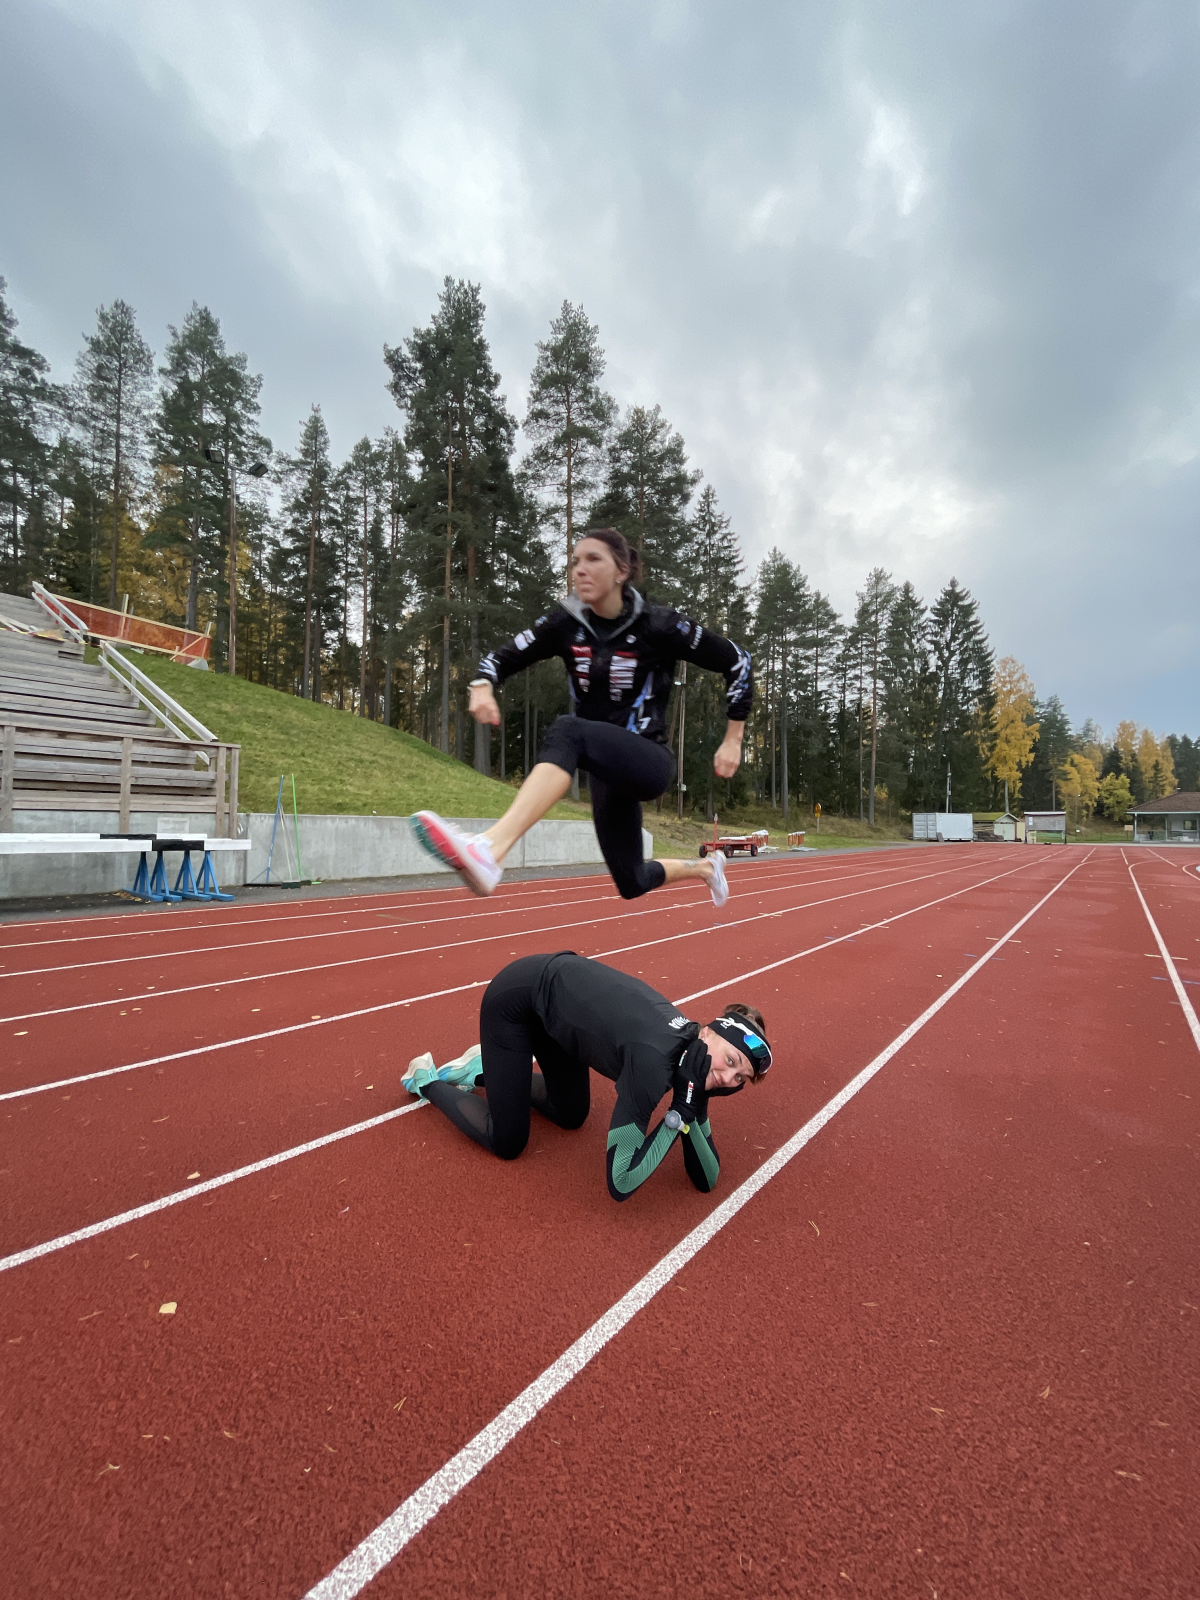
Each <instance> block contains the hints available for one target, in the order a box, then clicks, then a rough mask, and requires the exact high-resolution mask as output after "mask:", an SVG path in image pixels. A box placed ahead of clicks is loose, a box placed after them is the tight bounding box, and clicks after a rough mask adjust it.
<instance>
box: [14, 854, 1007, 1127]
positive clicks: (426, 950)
mask: <svg viewBox="0 0 1200 1600" xmlns="http://www.w3.org/2000/svg"><path fill="white" fill-rule="evenodd" d="M1028 865H1030V863H1025V864H1024V865H1023V866H1021V867H1019V868H1017V869H1009V870H1025V869H1026V868H1027V867H1028ZM972 870H973V869H972V864H971V863H970V862H963V863H962V864H960V865H957V866H948V867H946V868H943V869H941V870H936V869H933V870H930V871H927V872H925V873H923V874H920V875H914V876H911V877H909V878H905V879H901V880H898V881H895V882H889V883H885V884H870V885H866V886H857V887H856V886H854V885H851V886H850V887H845V886H843V885H841V884H836V883H835V884H832V885H828V886H826V892H820V891H819V890H818V891H816V892H814V891H808V892H807V897H806V898H804V899H799V900H795V901H794V902H793V903H788V901H787V900H779V899H774V896H775V894H776V892H778V893H779V894H781V895H783V894H789V893H791V892H792V888H791V885H789V884H784V885H781V886H777V890H773V889H771V888H769V887H768V888H764V889H763V890H762V892H761V894H760V896H758V897H757V898H755V897H751V896H744V897H743V898H742V899H741V901H740V902H739V906H738V909H737V910H736V911H735V910H734V909H733V908H732V907H731V906H727V907H726V908H725V910H724V912H723V913H722V914H721V915H719V916H714V913H713V911H712V908H711V904H710V902H709V900H708V899H707V897H705V898H702V899H701V898H697V899H693V900H692V901H690V902H688V901H685V902H676V903H675V905H674V906H672V907H667V908H664V910H665V911H667V912H671V913H672V920H673V921H674V929H673V931H670V932H667V933H665V934H663V935H662V936H661V939H660V937H659V935H658V933H657V928H658V921H659V916H660V913H659V912H658V911H656V909H655V907H653V906H649V907H646V908H644V909H643V910H641V911H635V912H625V913H619V912H617V913H612V914H610V915H609V916H607V917H605V918H603V919H600V918H595V917H591V916H585V917H584V918H583V919H578V918H577V917H576V916H575V915H574V914H573V913H572V912H570V911H569V912H568V918H567V920H565V921H564V920H559V921H558V922H556V923H554V924H552V925H539V926H535V927H534V928H533V929H530V930H527V931H526V930H521V929H519V928H517V929H514V928H512V927H509V928H507V929H506V930H505V931H504V933H503V934H500V935H497V934H495V933H486V932H484V933H481V934H479V935H478V936H476V937H470V938H458V939H454V940H451V941H449V942H447V943H445V944H441V945H439V944H436V943H435V944H433V945H429V946H421V947H418V948H406V949H404V950H401V951H395V950H389V951H386V952H378V953H375V954H365V955H362V956H360V957H358V958H356V959H354V960H352V961H351V962H350V963H349V967H350V976H351V984H350V989H351V992H354V991H355V990H356V988H357V985H356V984H355V983H354V981H353V980H354V979H355V978H356V977H357V976H358V975H359V973H360V971H361V972H362V973H366V972H367V971H368V969H376V972H377V973H378V974H380V975H382V977H380V976H375V977H374V982H375V985H376V986H378V985H379V983H380V982H384V983H386V982H387V981H388V977H389V973H390V969H391V964H392V962H393V961H400V960H402V959H403V961H404V984H405V989H404V991H403V994H409V995H411V994H417V993H420V992H421V989H420V987H419V986H418V985H417V980H416V977H415V976H414V975H415V974H418V973H423V972H430V973H431V972H433V970H434V967H433V961H434V958H435V957H436V959H437V961H438V962H441V963H444V962H445V961H446V960H447V959H448V958H452V957H453V956H454V955H455V954H459V953H463V952H465V951H466V950H467V949H468V948H469V947H472V946H474V947H476V948H477V950H478V952H479V954H481V955H482V956H484V958H485V961H486V964H487V970H488V974H489V976H490V974H491V972H492V971H494V970H498V966H499V965H502V964H503V961H495V960H494V955H495V951H496V947H497V945H499V947H500V949H501V950H504V949H508V952H509V953H508V955H507V956H505V957H504V959H505V960H507V959H510V958H511V957H512V956H514V955H517V954H518V953H521V945H520V940H521V939H525V938H530V937H538V938H541V939H543V940H544V941H546V942H544V943H543V945H542V948H546V949H553V948H562V947H563V944H564V943H565V944H567V945H570V946H572V947H578V948H579V949H580V952H581V953H586V954H596V953H606V952H608V951H612V950H626V949H635V948H645V947H646V946H648V945H650V944H653V943H655V942H662V943H664V944H666V943H669V942H673V941H678V940H680V939H691V938H694V937H700V938H702V937H704V936H705V935H707V934H710V933H713V932H716V931H720V930H728V929H732V928H747V927H752V926H754V925H756V924H762V923H764V922H767V921H770V920H771V919H772V918H773V917H778V918H780V919H781V923H780V925H782V922H783V921H785V920H789V921H790V919H791V917H792V915H793V914H799V913H803V912H805V911H810V910H812V911H814V912H815V911H818V910H820V909H822V908H825V909H828V908H829V907H836V906H839V905H844V904H845V903H846V902H848V901H853V900H854V899H855V898H862V899H866V898H868V897H870V899H871V903H872V904H874V903H875V899H876V897H878V896H880V895H886V894H887V893H888V892H889V891H891V890H905V889H907V888H909V887H911V886H913V885H917V884H922V883H925V884H932V883H936V882H938V881H939V880H948V881H954V880H955V879H956V878H958V877H959V875H960V874H969V873H971V872H972ZM975 870H976V871H977V870H978V863H976V864H975ZM771 904H773V905H774V910H760V909H755V908H756V907H762V906H767V905H771ZM581 929H583V930H586V931H590V930H596V933H597V937H596V939H595V941H594V942H592V943H589V942H588V940H587V938H586V937H585V936H579V937H573V936H578V935H580V930H581ZM622 930H626V932H625V937H624V939H622V938H621V932H622ZM628 930H633V931H632V937H630V933H629V931H628ZM555 940H557V941H558V943H557V944H556V943H555V942H554V941H555ZM608 940H611V941H613V942H608V943H606V941H608ZM373 976H374V974H373ZM302 977H303V978H304V994H305V1004H307V1005H308V1006H309V1007H310V1009H309V1011H308V1016H309V1018H310V1019H311V1020H312V1021H313V1022H314V1023H316V1022H317V1020H318V1019H319V1020H320V1021H321V1022H322V1023H324V1022H325V1021H326V1020H327V1019H328V1018H329V1017H330V1015H331V1013H332V1014H333V1015H334V1016H336V1015H337V1014H338V1013H339V1012H340V1011H343V1010H345V1005H344V996H345V994H346V992H347V978H346V968H345V967H344V966H343V965H341V964H340V963H332V964H331V963H326V964H323V965H319V966H315V967H307V968H306V967H303V966H302V967H298V968H291V969H285V970H283V971H276V972H267V973H260V974H254V973H248V974H244V975H242V976H240V977H238V976H234V977H226V978H223V979H218V980H213V981H210V982H207V983H205V984H189V985H187V986H185V987H184V988H182V989H175V988H172V987H171V986H170V984H169V982H168V983H166V984H164V986H163V987H162V988H161V989H158V990H155V991H153V992H151V991H138V990H133V991H131V992H130V993H128V994H127V995H122V996H121V997H120V998H119V999H117V1000H116V1002H115V1003H113V1002H109V1001H105V1002H103V1003H102V1004H103V1009H98V1010H97V1013H96V1015H95V1017H94V1018H92V1019H91V1022H90V1027H89V1039H90V1041H91V1049H92V1052H93V1054H92V1066H91V1067H90V1074H91V1075H98V1074H101V1073H103V1072H105V1071H107V1070H112V1069H113V1068H115V1062H112V1056H111V1055H110V1057H109V1061H110V1063H111V1066H108V1067H106V1066H105V1064H104V1062H105V1058H104V1049H105V1045H106V1042H107V1043H108V1044H109V1045H110V1047H111V1048H112V1050H113V1053H114V1054H116V1053H117V1052H119V1053H120V1054H121V1055H124V1056H125V1058H126V1059H128V1050H129V1045H128V1043H127V1040H128V1039H129V1038H130V1037H131V1036H134V1035H136V1037H137V1039H138V1041H139V1043H140V1045H141V1052H142V1054H141V1059H143V1060H146V1059H149V1060H153V1059H154V1058H155V1057H157V1056H161V1055H164V1054H167V1053H169V1052H170V1046H171V1044H172V1043H173V1042H174V1040H175V1039H176V1038H177V1036H178V1035H177V1030H178V1028H179V1019H178V1017H177V1016H176V1015H174V1014H173V1009H172V1011H171V1012H169V1013H168V1014H167V1015H163V1013H162V1010H161V1008H159V1007H157V1006H155V1005H152V1004H150V1002H152V1001H155V1000H159V999H162V1000H174V999H176V998H177V997H178V996H193V997H199V996H200V995H201V994H202V992H203V991H205V990H209V991H211V993H212V994H213V995H219V996H221V1006H220V1019H221V1020H220V1021H217V1022H214V1019H213V1018H212V1016H211V1015H210V1014H209V1015H206V1016H205V1018H204V1021H203V1023H202V1028H203V1031H202V1032H200V1033H198V1034H197V1033H194V1032H193V1033H192V1035H191V1038H192V1042H193V1043H196V1042H199V1041H203V1043H204V1044H206V1045H212V1046H217V1045H220V1044H223V1043H226V1042H228V1041H229V1040H230V1039H233V1038H236V1037H237V1035H238V1031H239V1030H237V1029H231V1028H230V1027H229V1026H228V1025H227V1026H225V1027H224V1028H222V1026H221V1021H225V1022H227V1023H228V1021H229V1019H232V1018H233V1017H235V1016H237V1017H240V1018H242V1019H249V1018H250V1017H252V1016H253V1015H254V1013H256V1012H263V1011H266V1010H267V1008H266V1007H264V1006H263V1005H262V1003H261V1001H262V998H263V995H265V994H270V996H271V1000H272V1004H273V1005H274V1006H277V1004H278V1000H279V997H280V996H281V995H284V994H294V993H295V992H296V991H295V985H294V983H293V984H292V986H291V987H290V988H289V987H285V985H284V980H295V979H299V978H302ZM268 980H271V983H272V987H271V988H270V989H267V988H265V987H264V988H263V989H262V992H261V993H260V992H259V989H258V986H259V985H266V984H267V983H268ZM430 981H432V979H431V980H430ZM439 984H440V980H438V982H437V983H434V987H435V988H436V987H438V986H439ZM331 990H332V999H330V998H328V996H329V995H330V991H331ZM393 992H394V991H393ZM403 994H402V995H400V996H396V1001H395V1003H400V1001H401V999H402V998H403ZM254 999H257V1000H259V1002H260V1003H259V1004H258V1005H254V1004H252V1003H251V1002H252V1000H254ZM314 1003H321V1010H320V1011H318V1012H316V1013H314V1012H312V1010H311V1006H312V1004H314ZM268 1014H270V1015H277V1012H268ZM303 1014H304V1013H303V1012H302V1013H301V1015H303ZM79 1016H80V1013H79V1010H77V1009H75V1008H56V1009H52V1010H50V1011H48V1012H24V1013H14V1014H13V1015H12V1016H11V1017H9V1018H7V1019H6V1025H8V1026H11V1027H12V1035H11V1036H12V1037H13V1038H14V1039H20V1040H21V1041H22V1043H21V1044H19V1045H14V1046H13V1047H12V1052H11V1055H10V1056H9V1057H8V1059H7V1061H6V1064H5V1068H4V1069H0V1101H3V1100H4V1099H5V1098H12V1097H13V1095H14V1094H16V1093H17V1092H18V1091H19V1090H23V1089H25V1088H33V1087H35V1084H36V1079H35V1078H34V1075H33V1074H31V1073H30V1072H29V1070H28V1067H27V1063H28V1062H30V1061H33V1062H35V1063H36V1062H37V1061H38V1060H39V1058H40V1059H41V1060H43V1061H47V1062H50V1063H57V1062H60V1061H61V1060H62V1059H64V1057H65V1056H67V1055H68V1054H69V1052H70V1050H71V1048H72V1044H73V1041H74V1039H75V1038H76V1037H77V1033H76V1030H77V1027H78V1020H79ZM122 1019H125V1021H124V1025H122ZM294 1020H295V1019H294V1016H287V1017H286V1018H285V1019H284V1021H286V1022H293V1021H294ZM284 1021H281V1022H280V1023H279V1025H280V1026H282V1025H284ZM16 1023H20V1024H22V1026H21V1027H19V1028H18V1027H15V1026H12V1025H14V1024H16ZM244 1030H245V1021H243V1027H242V1030H240V1031H244ZM256 1031H257V1030H256ZM185 1037H186V1034H185ZM156 1047H157V1048H156ZM36 1072H37V1068H36V1066H35V1068H34V1073H36ZM80 1076H81V1075H79V1074H69V1075H63V1074H61V1072H55V1071H54V1069H53V1067H51V1068H50V1070H49V1074H48V1075H46V1074H45V1072H43V1075H42V1076H41V1078H40V1082H41V1083H42V1084H43V1085H52V1086H54V1087H58V1086H60V1085H62V1086H63V1087H68V1086H69V1085H70V1083H71V1081H72V1080H75V1079H78V1078H79V1077H80Z"/></svg>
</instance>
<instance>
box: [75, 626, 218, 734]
mask: <svg viewBox="0 0 1200 1600" xmlns="http://www.w3.org/2000/svg"><path fill="white" fill-rule="evenodd" d="M100 660H101V661H102V662H103V664H104V666H105V668H106V669H107V670H108V672H109V673H110V674H111V675H112V676H113V677H114V678H115V679H116V680H117V682H118V683H119V684H120V685H121V687H122V688H123V689H125V690H127V691H128V692H129V693H130V694H132V695H133V696H134V697H135V698H136V699H137V700H138V701H139V702H140V704H142V705H144V706H145V708H146V710H147V711H149V712H150V713H151V714H152V715H153V716H156V717H157V718H158V719H159V720H160V721H161V722H163V723H164V724H165V725H166V726H167V727H168V728H170V730H171V732H172V733H173V734H174V735H175V737H176V738H177V739H187V738H188V735H187V734H186V733H183V732H181V730H180V729H179V728H177V727H176V726H175V724H174V723H173V722H172V721H171V718H172V717H178V719H179V721H180V722H182V723H183V724H184V726H185V727H188V728H190V729H191V730H192V735H191V736H192V737H193V738H197V739H203V740H204V741H205V742H206V743H208V744H220V742H221V741H220V740H219V739H218V738H217V736H216V734H215V733H213V731H212V730H211V728H206V727H205V726H204V724H203V723H202V722H200V721H199V720H198V719H197V718H196V717H194V716H192V714H191V712H190V711H185V710H184V708H183V707H182V706H181V705H180V704H179V702H178V700H173V699H172V698H171V696H170V695H169V694H168V693H167V692H166V690H165V689H160V688H159V686H158V684H157V683H155V681H154V679H153V678H148V677H147V676H146V674H145V673H144V672H143V671H142V670H141V668H140V667H135V666H134V664H133V662H132V661H130V660H129V659H128V657H126V656H123V655H122V654H121V652H120V651H119V650H118V649H117V648H116V646H115V645H111V644H109V643H108V641H107V640H103V641H101V644H100ZM114 663H115V665H114ZM122 669H123V670H124V671H125V672H127V673H128V674H129V678H128V681H126V680H125V679H124V678H122V676H121V670H122Z"/></svg>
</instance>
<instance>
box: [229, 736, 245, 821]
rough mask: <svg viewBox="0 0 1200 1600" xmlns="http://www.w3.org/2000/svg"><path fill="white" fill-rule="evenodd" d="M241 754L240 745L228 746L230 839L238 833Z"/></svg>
mask: <svg viewBox="0 0 1200 1600" xmlns="http://www.w3.org/2000/svg"><path fill="white" fill-rule="evenodd" d="M241 754H242V747H241V745H240V744H234V745H230V747H229V812H228V821H229V837H230V838H231V839H236V838H237V831H238V767H239V765H240V758H241Z"/></svg>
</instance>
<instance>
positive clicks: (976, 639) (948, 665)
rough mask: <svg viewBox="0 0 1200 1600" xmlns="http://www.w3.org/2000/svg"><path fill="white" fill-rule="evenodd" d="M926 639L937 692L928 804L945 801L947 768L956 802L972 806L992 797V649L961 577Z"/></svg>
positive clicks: (947, 592)
mask: <svg viewBox="0 0 1200 1600" xmlns="http://www.w3.org/2000/svg"><path fill="white" fill-rule="evenodd" d="M926 638H927V640H928V644H929V653H930V658H931V663H932V667H933V673H934V682H935V692H936V696H937V700H936V711H935V714H934V730H933V740H932V750H931V754H932V758H933V770H932V772H931V773H930V774H929V783H928V786H927V789H926V796H925V799H926V803H927V804H928V805H929V806H930V809H932V810H937V809H939V807H938V805H937V803H936V802H938V801H940V802H941V804H942V805H943V806H944V804H945V783H946V774H947V770H949V773H950V779H951V796H952V799H951V803H952V804H953V803H954V802H955V800H957V803H958V804H959V805H960V806H962V807H963V808H965V809H967V810H970V809H971V808H972V807H973V806H976V805H982V804H984V803H985V802H986V800H987V799H988V798H989V796H990V785H989V783H988V779H987V775H986V770H985V761H986V758H987V754H988V751H987V749H986V748H985V744H986V738H987V732H988V730H989V729H990V727H991V720H992V650H991V647H990V645H989V644H988V639H987V634H986V633H985V632H984V629H983V624H982V622H981V621H980V618H979V607H978V604H977V603H976V601H975V600H973V599H972V597H971V594H970V592H969V591H968V590H966V589H963V588H962V587H960V585H959V583H958V580H957V579H956V578H951V580H950V582H949V583H948V584H947V585H946V587H945V588H944V589H943V590H942V592H941V594H940V595H939V596H938V597H937V599H936V600H935V601H934V603H933V605H932V607H931V608H930V611H929V617H928V620H927V623H926Z"/></svg>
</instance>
